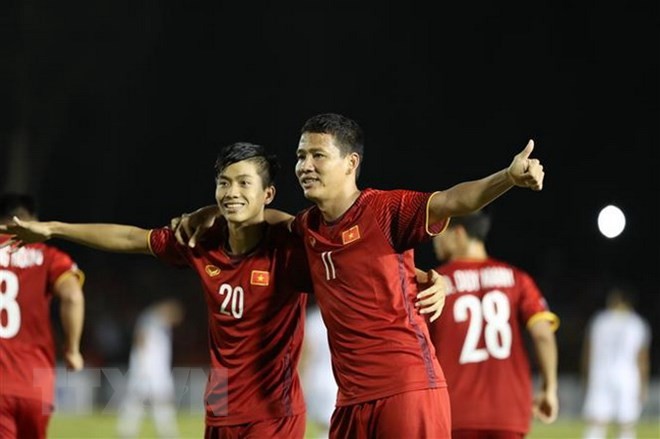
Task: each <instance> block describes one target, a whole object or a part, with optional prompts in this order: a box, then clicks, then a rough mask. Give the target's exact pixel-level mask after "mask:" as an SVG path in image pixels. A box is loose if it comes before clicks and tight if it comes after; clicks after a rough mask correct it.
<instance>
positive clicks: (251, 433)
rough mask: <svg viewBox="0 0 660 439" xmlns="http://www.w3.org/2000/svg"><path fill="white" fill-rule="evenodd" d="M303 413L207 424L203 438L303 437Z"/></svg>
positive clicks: (291, 438) (301, 438)
mask: <svg viewBox="0 0 660 439" xmlns="http://www.w3.org/2000/svg"><path fill="white" fill-rule="evenodd" d="M305 422H306V421H305V415H304V414H302V415H294V416H284V417H281V418H273V419H266V420H264V421H258V422H250V423H247V424H240V425H228V426H222V427H213V426H211V425H207V426H206V429H205V431H204V439H239V438H240V439H251V438H254V439H262V438H265V437H267V438H282V439H289V438H290V439H303V438H304V437H305Z"/></svg>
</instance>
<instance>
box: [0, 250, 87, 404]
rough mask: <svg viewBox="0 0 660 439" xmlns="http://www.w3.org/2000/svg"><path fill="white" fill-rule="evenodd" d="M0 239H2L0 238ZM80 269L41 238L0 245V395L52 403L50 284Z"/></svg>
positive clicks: (52, 356) (52, 371)
mask: <svg viewBox="0 0 660 439" xmlns="http://www.w3.org/2000/svg"><path fill="white" fill-rule="evenodd" d="M2 240H3V241H4V239H2ZM67 275H73V276H76V277H77V278H78V279H79V281H80V282H81V284H82V282H83V280H84V276H83V273H82V272H81V271H80V270H79V269H78V267H77V266H76V264H75V263H74V262H73V261H72V260H71V258H70V257H69V255H67V254H66V253H64V252H62V251H60V250H58V249H56V248H55V247H51V246H49V245H46V244H41V243H39V244H28V245H26V246H24V247H22V248H19V249H18V250H16V251H15V252H13V253H12V252H10V250H9V248H8V247H5V248H2V249H0V395H13V396H17V397H21V398H30V399H37V400H41V401H43V402H45V403H47V404H52V403H53V397H54V391H55V371H54V368H55V344H54V339H53V331H52V325H51V319H50V304H51V299H52V297H53V288H54V286H55V285H56V284H57V282H59V281H60V280H61V279H63V278H64V276H67Z"/></svg>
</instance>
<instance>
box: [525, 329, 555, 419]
mask: <svg viewBox="0 0 660 439" xmlns="http://www.w3.org/2000/svg"><path fill="white" fill-rule="evenodd" d="M529 332H530V334H531V336H532V341H533V343H534V348H535V350H536V357H537V359H538V363H539V369H540V371H541V389H540V391H539V393H538V394H537V396H536V397H535V399H534V415H535V416H536V417H537V418H538V419H540V420H541V422H544V423H546V424H549V423H551V422H554V421H555V420H556V419H557V414H558V412H559V398H558V396H557V341H556V340H555V333H554V330H553V327H552V324H551V323H550V322H549V321H547V320H543V319H541V320H539V321H537V322H536V323H534V324H532V326H530V327H529Z"/></svg>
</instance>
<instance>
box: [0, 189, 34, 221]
mask: <svg viewBox="0 0 660 439" xmlns="http://www.w3.org/2000/svg"><path fill="white" fill-rule="evenodd" d="M19 209H25V210H26V211H27V212H28V213H29V214H30V215H31V216H37V201H36V200H35V198H34V197H33V196H31V195H28V194H20V193H15V192H7V193H4V194H2V196H0V218H1V219H8V218H11V217H13V216H14V215H16V214H17V213H18V210H19Z"/></svg>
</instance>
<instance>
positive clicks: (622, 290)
mask: <svg viewBox="0 0 660 439" xmlns="http://www.w3.org/2000/svg"><path fill="white" fill-rule="evenodd" d="M637 296H638V294H637V290H636V289H635V287H633V286H632V285H630V284H629V283H628V282H627V281H622V280H619V281H617V282H615V283H614V284H613V285H612V286H611V287H610V288H609V290H608V292H607V302H608V303H609V302H612V301H618V302H623V303H625V304H627V305H628V306H630V307H631V308H634V307H635V306H637Z"/></svg>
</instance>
